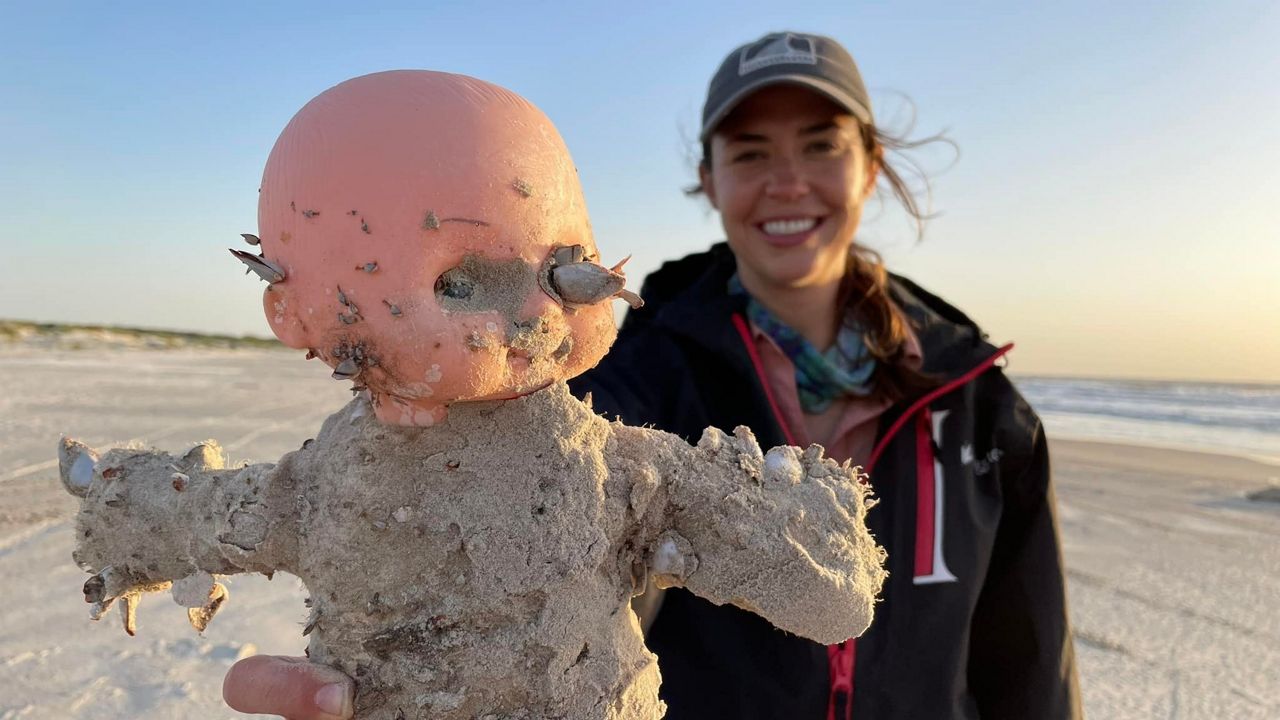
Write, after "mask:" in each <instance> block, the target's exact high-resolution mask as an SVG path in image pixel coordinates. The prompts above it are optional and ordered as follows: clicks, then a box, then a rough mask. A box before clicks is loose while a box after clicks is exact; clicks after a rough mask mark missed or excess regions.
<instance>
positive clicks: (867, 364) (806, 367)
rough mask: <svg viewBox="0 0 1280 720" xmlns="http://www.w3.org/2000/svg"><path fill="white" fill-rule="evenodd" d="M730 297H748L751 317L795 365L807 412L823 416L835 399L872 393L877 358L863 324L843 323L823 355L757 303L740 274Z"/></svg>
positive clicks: (802, 404)
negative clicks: (823, 412) (866, 340)
mask: <svg viewBox="0 0 1280 720" xmlns="http://www.w3.org/2000/svg"><path fill="white" fill-rule="evenodd" d="M729 294H730V295H734V296H737V297H745V298H746V300H747V318H748V319H750V320H751V322H752V323H754V324H755V326H756V327H758V328H760V329H761V330H762V331H764V333H765V334H766V335H768V336H769V337H770V338H772V339H773V341H774V342H775V343H777V344H778V347H780V348H782V352H783V353H785V354H786V356H787V357H788V358H790V359H791V362H792V363H793V364H794V365H795V367H796V390H797V392H798V393H799V395H800V407H801V409H803V410H804V412H806V413H808V414H810V415H815V414H817V413H820V412H822V411H823V410H826V409H827V408H828V407H831V401H832V400H835V399H836V398H838V397H842V396H845V395H852V396H855V397H867V396H868V395H870V394H871V390H872V375H873V374H874V373H875V370H876V359H875V356H873V355H872V354H871V351H870V350H868V349H867V344H866V342H864V341H863V339H862V334H863V332H864V331H863V328H862V326H861V325H859V324H858V323H856V322H854V321H853V320H852V319H848V320H846V322H843V323H841V324H840V331H839V332H838V333H837V334H836V342H835V344H834V345H832V346H831V348H830V349H828V350H827V351H826V352H820V351H819V350H818V349H817V348H815V347H814V346H813V345H812V344H810V343H809V341H808V340H806V339H804V336H802V335H801V334H800V333H798V332H796V331H795V330H793V329H791V328H790V327H788V326H787V325H786V324H784V323H783V322H782V321H781V320H779V319H778V318H777V317H776V316H775V315H774V314H773V313H771V312H769V309H768V308H766V307H765V306H764V305H762V304H760V303H759V302H757V301H756V299H755V298H754V297H752V296H751V294H750V293H748V292H747V290H746V288H744V287H743V286H742V281H741V280H739V279H738V274H737V273H734V274H733V277H731V278H729Z"/></svg>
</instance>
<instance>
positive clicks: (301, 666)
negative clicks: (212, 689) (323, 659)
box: [222, 655, 354, 720]
mask: <svg viewBox="0 0 1280 720" xmlns="http://www.w3.org/2000/svg"><path fill="white" fill-rule="evenodd" d="M353 695H354V686H353V685H352V682H351V678H348V677H347V676H346V675H343V674H342V673H340V672H338V671H337V670H334V669H333V668H330V667H326V666H324V665H318V664H316V663H312V662H309V661H307V660H305V659H303V658H292V657H281V656H275V655H255V656H254V657H251V658H246V659H244V660H241V661H240V662H238V663H236V664H235V665H233V666H231V670H229V671H228V672H227V677H226V678H225V679H224V680H223V682H222V699H223V700H224V701H226V703H227V705H229V706H230V707H231V708H232V709H234V710H238V711H240V712H242V713H263V714H269V715H283V716H284V717H287V718H290V720H339V719H341V720H345V719H346V718H349V717H351V715H352V712H353V710H352V697H353Z"/></svg>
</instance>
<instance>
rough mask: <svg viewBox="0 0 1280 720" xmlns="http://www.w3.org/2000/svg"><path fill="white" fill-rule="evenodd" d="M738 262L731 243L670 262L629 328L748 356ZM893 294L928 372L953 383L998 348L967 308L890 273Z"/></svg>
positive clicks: (647, 286) (651, 279)
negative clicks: (738, 316) (731, 286)
mask: <svg viewBox="0 0 1280 720" xmlns="http://www.w3.org/2000/svg"><path fill="white" fill-rule="evenodd" d="M735 268H736V264H735V261H734V257H733V253H732V252H731V251H730V250H729V246H728V245H727V244H726V243H723V242H721V243H716V244H715V245H713V246H711V248H710V249H708V250H707V251H705V252H701V253H695V254H693V255H689V256H686V257H684V258H681V259H680V260H675V261H672V262H668V263H665V264H664V265H663V266H662V267H661V268H659V269H658V270H657V271H656V272H654V273H653V274H651V275H649V276H648V277H647V278H645V281H644V284H643V285H642V286H641V289H640V296H641V297H642V298H644V300H645V306H644V308H642V309H640V310H638V311H637V310H632V311H629V312H628V313H627V316H626V319H625V321H624V322H623V330H624V331H625V330H628V329H634V328H638V327H640V326H643V325H645V324H649V323H652V324H654V325H655V326H659V327H662V328H663V329H665V330H668V331H670V332H672V333H674V334H676V335H679V336H680V337H683V338H685V339H686V340H688V341H690V342H692V343H694V344H696V345H699V346H702V347H705V348H707V349H708V350H710V351H712V352H716V353H722V354H723V353H725V352H726V351H729V352H730V353H732V355H733V356H737V355H743V356H744V359H745V351H744V349H743V348H742V342H741V339H740V338H739V337H738V334H737V332H736V331H735V330H734V329H733V325H732V317H733V314H734V313H740V312H742V311H743V308H744V302H743V301H742V299H741V298H735V297H732V296H730V295H729V293H728V292H727V286H728V282H729V277H730V276H731V275H732V274H733V272H734V269H735ZM890 296H891V297H892V298H893V300H894V302H896V303H898V306H899V307H901V308H902V310H903V312H904V313H905V314H906V315H907V317H908V319H909V320H910V321H911V323H912V326H913V328H914V329H915V332H916V335H917V337H918V338H919V340H920V346H921V349H922V351H923V354H924V366H923V368H922V370H923V372H925V373H928V374H930V375H933V376H934V377H937V378H939V379H940V380H943V381H947V380H950V379H952V378H955V377H958V376H960V375H962V374H964V373H965V372H967V371H969V370H970V369H971V368H973V367H975V366H977V365H979V364H981V363H982V362H983V361H984V360H985V359H987V358H989V357H990V356H991V355H992V354H994V353H995V352H996V348H995V346H994V345H992V344H991V343H989V342H987V339H986V334H985V333H983V332H982V330H981V329H980V328H979V327H978V326H977V324H975V323H974V322H973V321H972V320H970V319H969V317H968V316H966V315H965V314H964V313H963V312H961V311H960V310H958V309H957V308H955V307H953V306H951V305H950V304H948V303H946V302H944V301H943V300H942V299H941V298H939V297H937V296H936V295H933V294H932V293H929V292H928V291H926V290H924V289H923V288H921V287H920V286H919V285H916V284H915V283H914V282H912V281H911V280H908V279H907V278H904V277H901V276H898V275H891V276H890Z"/></svg>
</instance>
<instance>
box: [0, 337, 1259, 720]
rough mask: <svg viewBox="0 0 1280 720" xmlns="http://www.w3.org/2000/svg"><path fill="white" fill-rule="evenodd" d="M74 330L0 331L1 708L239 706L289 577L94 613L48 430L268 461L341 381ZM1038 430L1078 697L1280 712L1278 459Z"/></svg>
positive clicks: (139, 714)
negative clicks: (25, 339)
mask: <svg viewBox="0 0 1280 720" xmlns="http://www.w3.org/2000/svg"><path fill="white" fill-rule="evenodd" d="M87 347H88V349H82V350H80V351H70V350H50V349H42V348H37V347H32V346H31V345H29V344H23V343H10V344H8V345H0V371H3V372H4V374H5V376H6V377H8V378H9V379H10V383H9V387H8V389H7V391H6V393H4V395H3V396H0V438H2V439H0V489H2V490H3V492H2V493H0V577H3V578H4V587H3V591H2V594H0V720H16V719H17V718H30V719H35V718H58V719H63V718H85V719H88V718H157V719H159V718H163V719H165V720H168V719H171V718H177V719H180V718H201V719H202V720H204V719H208V718H229V717H246V716H242V715H239V714H238V713H235V712H233V711H231V710H228V709H226V708H225V707H224V706H223V705H222V703H221V699H220V698H221V695H220V692H221V690H220V689H221V681H222V675H223V673H224V672H225V670H226V668H227V667H229V666H230V664H231V663H232V662H234V661H235V660H236V659H237V658H239V657H242V656H245V655H247V654H252V653H254V652H269V653H287V654H300V653H301V651H302V648H303V646H304V644H305V643H304V639H303V638H302V637H301V634H300V633H301V627H302V622H303V619H304V617H305V614H304V610H303V606H302V597H303V592H302V590H301V589H300V588H299V585H298V582H297V581H296V580H294V579H293V578H290V577H287V576H277V577H276V579H275V580H274V581H270V582H268V581H267V580H266V579H265V578H262V577H246V576H241V577H236V578H233V579H232V580H231V583H230V587H231V593H232V598H231V602H230V604H229V605H228V606H227V608H226V609H225V610H224V611H223V612H222V614H220V615H219V616H218V618H217V619H216V620H215V621H214V623H213V624H212V625H211V626H210V627H209V629H208V630H207V631H206V632H205V634H204V635H203V636H201V635H197V634H195V633H194V632H193V631H192V630H191V629H190V628H189V627H188V626H187V624H186V619H185V614H184V613H183V611H182V609H181V608H179V607H178V606H177V605H175V604H174V603H172V602H171V601H170V600H168V599H167V598H166V597H160V596H157V597H152V598H148V599H146V600H144V601H143V602H142V604H141V607H140V611H139V632H138V636H137V637H134V638H129V637H127V636H126V635H125V634H124V632H123V631H122V630H121V628H120V624H119V622H118V621H117V619H116V616H115V614H114V613H113V614H112V615H110V616H108V617H107V618H104V620H103V621H101V622H98V623H93V622H91V621H90V620H89V619H88V617H87V611H86V606H85V604H84V602H83V600H82V598H81V595H80V590H79V589H80V586H81V584H82V583H83V582H84V580H85V578H86V575H85V574H84V573H83V572H81V571H80V570H79V569H78V568H76V567H75V565H74V564H73V563H72V562H71V559H70V552H71V544H72V537H71V533H72V524H71V518H72V514H73V512H74V509H75V504H74V502H73V499H72V498H71V497H70V496H67V495H65V494H64V493H63V492H62V490H61V487H60V486H59V485H58V483H57V481H56V466H55V462H54V460H53V450H54V443H55V442H56V440H57V438H58V437H59V435H60V434H63V433H67V434H71V435H73V436H77V437H79V438H81V439H83V440H85V441H86V442H89V443H90V444H96V445H106V444H114V443H123V442H128V441H131V440H144V441H146V442H148V443H149V444H154V445H156V446H159V447H163V448H166V449H170V450H183V449H185V448H186V447H188V446H190V445H191V444H192V443H194V442H196V441H199V440H203V439H205V438H209V437H215V438H218V439H219V440H221V441H222V442H223V443H224V444H225V445H226V446H227V447H228V448H229V450H230V451H231V453H232V455H233V456H235V457H236V458H237V459H242V460H273V459H275V458H276V457H278V456H279V455H280V454H282V453H284V452H286V451H288V450H291V449H293V448H295V447H297V446H298V445H299V444H300V443H301V442H302V441H303V440H305V439H306V438H308V437H311V435H310V433H313V432H314V430H315V429H316V428H317V427H318V426H319V423H320V421H321V419H322V418H324V417H325V416H326V415H327V414H328V413H330V412H331V411H332V410H334V409H336V408H337V407H339V406H340V405H341V404H342V403H344V402H345V401H346V399H347V398H348V397H349V393H347V391H346V389H345V387H344V384H340V383H336V382H334V381H332V380H329V379H328V377H327V376H328V372H327V371H326V370H325V368H323V367H322V366H320V365H319V364H318V363H316V362H312V363H306V362H303V361H302V359H301V355H300V354H297V353H288V352H281V351H267V350H237V351H230V350H208V349H190V348H188V349H184V350H173V351H151V350H118V349H108V348H106V347H98V346H92V345H90V346H87ZM1052 445H1053V453H1054V463H1055V473H1056V477H1057V482H1058V496H1059V503H1060V507H1061V520H1062V526H1063V531H1064V537H1065V542H1066V548H1065V552H1066V561H1067V566H1068V581H1069V591H1070V593H1071V609H1072V613H1073V618H1072V619H1073V622H1074V625H1075V631H1076V645H1077V652H1078V654H1079V657H1080V663H1081V669H1082V672H1083V675H1082V678H1081V680H1082V686H1083V692H1084V697H1085V702H1086V709H1087V712H1088V715H1089V717H1091V718H1119V719H1127V718H1135V719H1136V718H1144V719H1145V718H1152V717H1160V718H1206V719H1207V718H1213V719H1215V720H1217V719H1218V718H1275V717H1280V683H1277V682H1276V678H1280V616H1278V615H1277V613H1276V612H1275V609H1276V601H1275V599H1276V598H1277V597H1280V543H1278V542H1277V537H1280V503H1274V502H1259V501H1253V500H1249V499H1248V495H1249V493H1251V492H1254V491H1258V490H1261V489H1264V488H1266V487H1267V486H1268V484H1269V483H1270V484H1280V468H1276V467H1273V466H1268V465H1263V464H1259V463H1256V462H1252V461H1249V460H1245V459H1239V458H1233V457H1227V456H1215V455H1206V454H1200V453H1186V452H1178V451H1168V450H1153V449H1146V448H1137V447H1132V446H1125V445H1107V444H1100V443H1081V442H1071V441H1065V440H1062V441H1059V440H1056V439H1055V440H1053V442H1052Z"/></svg>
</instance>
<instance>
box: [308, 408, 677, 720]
mask: <svg viewBox="0 0 1280 720" xmlns="http://www.w3.org/2000/svg"><path fill="white" fill-rule="evenodd" d="M609 432H610V430H609V425H608V423H607V422H605V421H604V420H603V419H601V418H599V417H597V416H595V415H594V414H593V413H591V411H590V410H589V409H588V408H587V407H585V406H584V405H582V404H581V403H579V402H578V401H577V400H575V399H573V398H572V397H571V396H570V395H569V394H568V391H567V389H566V388H565V387H564V385H563V384H557V385H553V386H552V387H550V388H547V389H546V390H543V391H540V392H538V393H535V394H534V395H533V396H529V397H525V398H520V399H517V400H513V401H506V402H497V403H483V404H472V405H454V406H453V407H452V408H451V412H450V416H449V418H448V419H447V421H446V422H445V423H443V424H442V425H440V426H438V427H435V428H422V429H403V428H393V427H387V426H383V425H379V424H378V423H377V422H375V421H374V420H373V418H372V413H371V412H368V406H367V404H366V403H364V401H362V400H357V401H353V402H352V403H351V404H350V405H348V406H347V407H346V408H344V409H343V410H342V411H340V412H339V413H337V414H335V415H334V416H333V417H332V418H330V419H329V420H328V421H327V422H326V424H325V427H324V429H323V430H322V432H321V434H320V436H319V437H318V438H317V439H316V441H315V442H314V443H312V444H311V445H310V446H309V447H308V448H306V449H304V450H303V451H300V453H299V454H298V455H299V457H298V461H299V467H298V469H299V472H298V474H297V476H298V477H299V478H300V480H299V481H298V492H299V503H300V506H301V507H300V516H301V518H302V520H301V522H302V528H301V529H302V533H301V539H300V547H299V557H300V560H299V568H298V571H299V572H298V574H299V575H300V576H301V577H302V579H303V581H304V582H305V583H306V584H307V587H308V589H309V590H310V594H311V600H310V603H311V606H312V608H311V618H310V620H309V634H310V637H311V647H310V648H309V654H310V657H311V659H312V660H314V661H317V662H324V663H330V664H333V665H335V666H337V667H339V668H340V669H342V670H343V671H345V672H347V673H348V674H351V675H352V676H354V677H355V678H356V679H357V684H358V688H359V689H358V697H357V701H356V708H357V716H358V717H386V718H396V717H399V715H397V713H399V712H402V713H403V717H405V718H413V717H432V718H455V717H456V718H464V717H466V718H470V717H493V718H495V720H496V719H497V718H537V717H557V716H559V717H573V718H597V717H598V718H650V717H657V716H658V714H659V712H660V711H659V710H658V707H659V706H658V702H657V698H656V692H657V668H656V665H655V663H654V657H653V655H651V654H650V653H648V652H647V651H646V650H645V649H644V647H643V641H642V638H641V636H640V632H639V629H638V626H637V624H636V622H635V619H634V616H633V615H632V613H631V611H630V609H629V606H628V601H629V599H630V597H631V594H632V583H633V581H632V574H631V573H632V565H633V562H634V561H635V557H636V555H637V552H636V551H633V550H632V548H631V544H630V543H629V542H628V540H629V538H630V537H631V535H632V530H633V527H632V525H633V522H634V521H633V518H632V517H631V513H630V512H629V509H628V498H629V492H630V486H629V484H628V483H627V482H626V481H625V480H623V479H618V478H611V477H610V475H609V473H608V469H607V466H606V463H605V459H604V458H605V456H604V449H605V447H606V443H607V440H608V437H609ZM303 478H305V479H303ZM375 661H376V662H381V663H383V665H382V668H383V669H382V670H381V671H379V672H378V673H377V674H376V675H374V674H372V672H371V671H370V668H371V667H373V666H374V664H375Z"/></svg>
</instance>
